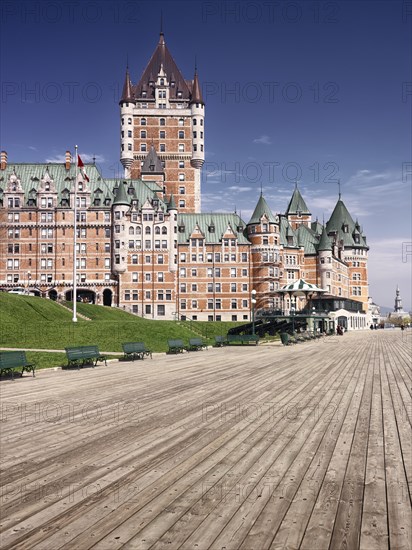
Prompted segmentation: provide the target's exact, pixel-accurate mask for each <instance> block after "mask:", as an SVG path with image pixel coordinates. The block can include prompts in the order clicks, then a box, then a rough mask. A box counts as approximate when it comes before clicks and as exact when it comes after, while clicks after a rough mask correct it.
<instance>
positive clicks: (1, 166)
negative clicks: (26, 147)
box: [0, 151, 7, 170]
mask: <svg viewBox="0 0 412 550" xmlns="http://www.w3.org/2000/svg"><path fill="white" fill-rule="evenodd" d="M6 166H7V153H6V151H2V152H1V153H0V170H5V169H6Z"/></svg>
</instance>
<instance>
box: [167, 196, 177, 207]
mask: <svg viewBox="0 0 412 550" xmlns="http://www.w3.org/2000/svg"><path fill="white" fill-rule="evenodd" d="M167 209H168V210H177V207H176V203H175V198H174V196H173V193H171V195H170V199H169V202H168V204H167Z"/></svg>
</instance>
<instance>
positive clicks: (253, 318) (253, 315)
mask: <svg viewBox="0 0 412 550" xmlns="http://www.w3.org/2000/svg"><path fill="white" fill-rule="evenodd" d="M251 294H252V300H251V303H252V334H253V335H254V334H255V305H256V290H254V289H253V290H252V293H251Z"/></svg>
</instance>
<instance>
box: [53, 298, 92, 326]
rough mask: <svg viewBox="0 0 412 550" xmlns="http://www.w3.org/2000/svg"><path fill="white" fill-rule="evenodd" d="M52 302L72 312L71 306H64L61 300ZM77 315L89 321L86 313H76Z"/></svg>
mask: <svg viewBox="0 0 412 550" xmlns="http://www.w3.org/2000/svg"><path fill="white" fill-rule="evenodd" d="M54 303H55V304H57V305H59V306H60V307H63V308H64V309H67V311H70V312H71V313H73V308H70V307H68V306H65V305H64V304H62V303H61V302H54ZM77 317H80V319H83V320H84V321H91V319H90V318H89V317H86V315H83V314H82V313H77Z"/></svg>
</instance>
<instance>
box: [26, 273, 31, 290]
mask: <svg viewBox="0 0 412 550" xmlns="http://www.w3.org/2000/svg"><path fill="white" fill-rule="evenodd" d="M30 281H31V273H30V271H28V272H27V294H29V292H30Z"/></svg>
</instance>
